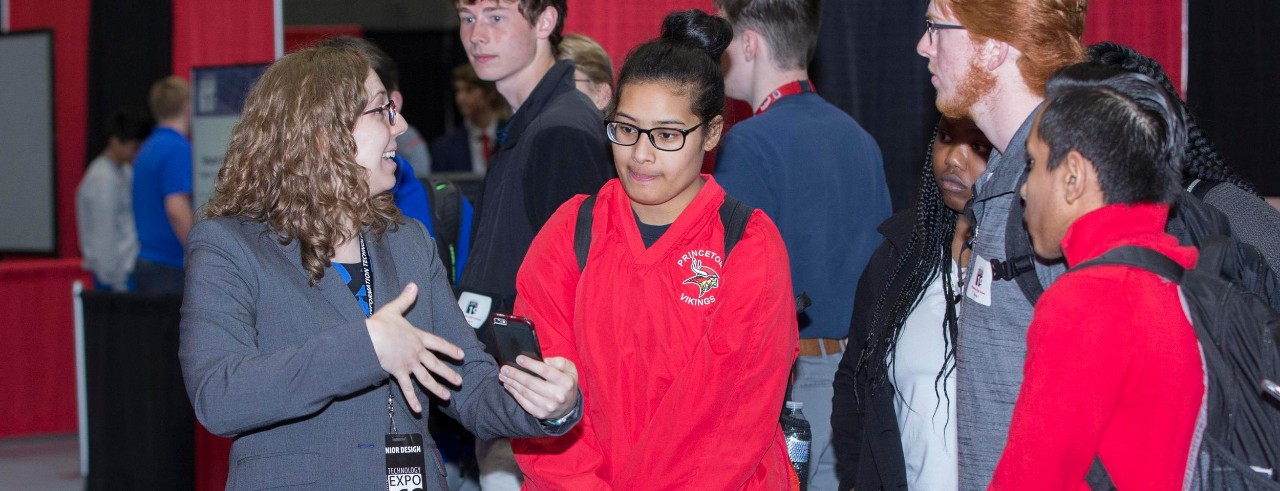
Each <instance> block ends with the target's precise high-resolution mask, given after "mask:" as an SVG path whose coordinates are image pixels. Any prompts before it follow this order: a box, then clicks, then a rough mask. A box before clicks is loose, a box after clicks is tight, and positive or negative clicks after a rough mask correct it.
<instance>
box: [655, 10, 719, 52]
mask: <svg viewBox="0 0 1280 491" xmlns="http://www.w3.org/2000/svg"><path fill="white" fill-rule="evenodd" d="M662 39H663V40H669V41H676V42H688V43H692V44H694V45H696V46H698V47H699V48H701V49H702V50H703V51H706V52H707V54H708V55H710V56H711V59H713V60H716V62H717V63H719V61H720V55H721V54H723V53H724V50H725V49H727V48H728V47H729V42H730V41H732V40H733V27H732V26H730V25H729V21H727V20H724V19H722V18H720V17H716V16H714V15H710V14H708V13H706V12H703V11H701V10H698V9H692V10H685V11H682V12H672V13H670V14H667V18H666V19H663V20H662Z"/></svg>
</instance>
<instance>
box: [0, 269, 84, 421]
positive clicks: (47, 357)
mask: <svg viewBox="0 0 1280 491" xmlns="http://www.w3.org/2000/svg"><path fill="white" fill-rule="evenodd" d="M75 280H81V281H83V282H84V284H86V285H90V284H92V280H91V278H90V277H89V275H88V274H86V273H85V272H84V271H83V270H81V269H80V259H79V258H70V259H50V260H43V261H7V262H4V263H0V292H3V293H0V312H4V313H5V319H4V322H0V360H2V361H0V367H3V368H0V390H3V391H4V396H3V397H0V438H4V437H11V436H23V435H41V434H49V433H71V432H74V431H76V427H77V423H76V350H75V319H74V317H73V313H72V303H71V283H72V282H74V281H75Z"/></svg>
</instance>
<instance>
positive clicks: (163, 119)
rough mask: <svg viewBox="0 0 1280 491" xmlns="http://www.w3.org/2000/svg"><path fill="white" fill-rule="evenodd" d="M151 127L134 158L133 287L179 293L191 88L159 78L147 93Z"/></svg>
mask: <svg viewBox="0 0 1280 491" xmlns="http://www.w3.org/2000/svg"><path fill="white" fill-rule="evenodd" d="M148 103H149V105H150V108H151V115H152V117H154V118H155V120H156V129H155V131H154V132H152V133H151V136H149V137H147V139H146V141H144V142H143V143H142V148H140V149H139V150H138V156H137V157H135V158H134V163H133V166H134V171H133V218H134V223H135V224H136V225H137V230H138V244H139V251H138V261H137V263H136V265H135V266H134V280H135V282H136V285H137V290H138V293H173V294H181V293H182V285H183V269H182V264H183V261H182V259H183V257H182V246H183V244H185V243H186V240H187V232H189V231H190V230H191V225H192V224H193V223H194V221H195V219H194V213H193V211H192V205H191V142H190V140H188V139H187V135H188V134H189V133H190V132H191V88H190V86H189V85H188V84H187V81H186V80H183V79H181V78H179V77H176V76H169V77H165V78H163V79H160V80H159V81H157V82H156V83H155V84H152V86H151V93H150V94H149V97H148Z"/></svg>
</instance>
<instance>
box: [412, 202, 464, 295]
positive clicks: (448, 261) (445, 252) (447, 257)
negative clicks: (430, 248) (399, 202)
mask: <svg viewBox="0 0 1280 491" xmlns="http://www.w3.org/2000/svg"><path fill="white" fill-rule="evenodd" d="M421 181H422V187H423V188H425V189H426V190H427V202H428V203H430V204H431V227H432V228H433V229H434V231H435V234H436V236H435V239H436V250H437V251H439V252H440V261H441V262H443V263H444V268H445V271H448V273H449V283H450V284H454V285H456V284H457V283H458V279H459V278H457V270H458V267H457V265H458V239H459V237H458V235H459V234H460V233H461V230H462V191H461V190H459V189H458V186H457V185H455V184H454V183H453V181H450V180H448V179H438V178H434V177H433V178H430V179H421Z"/></svg>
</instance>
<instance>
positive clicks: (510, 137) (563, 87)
mask: <svg viewBox="0 0 1280 491" xmlns="http://www.w3.org/2000/svg"><path fill="white" fill-rule="evenodd" d="M573 71H574V65H573V62H572V61H569V60H561V61H557V62H556V64H555V65H552V66H551V69H550V70H547V73H546V74H545V75H543V76H542V80H539V81H538V85H537V86H536V87H534V88H533V92H530V93H529V98H528V99H525V101H524V103H523V104H521V105H520V108H519V109H517V110H516V113H515V114H513V115H512V116H511V120H510V121H508V122H507V124H506V126H503V127H500V128H498V133H500V134H503V133H505V135H503V136H499V137H498V139H499V141H501V142H502V148H504V149H506V148H511V147H514V146H515V145H516V142H517V141H520V134H521V133H524V130H525V128H528V127H529V125H530V124H532V123H533V121H534V120H535V119H537V118H538V115H540V114H542V112H543V109H544V108H545V107H546V106H547V104H548V103H550V102H551V100H552V99H555V97H556V96H557V95H559V94H561V93H563V92H565V91H570V90H578V88H577V87H575V86H574V85H573Z"/></svg>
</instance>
